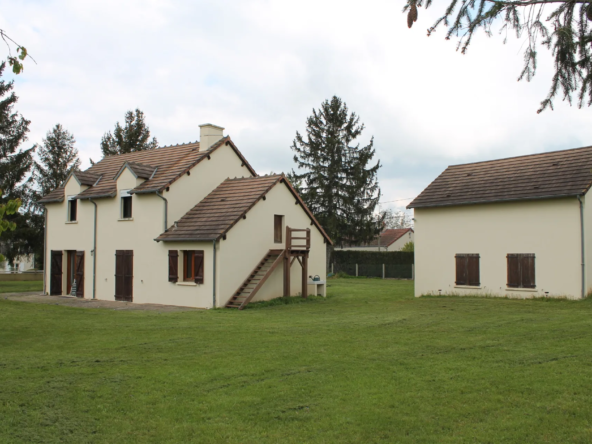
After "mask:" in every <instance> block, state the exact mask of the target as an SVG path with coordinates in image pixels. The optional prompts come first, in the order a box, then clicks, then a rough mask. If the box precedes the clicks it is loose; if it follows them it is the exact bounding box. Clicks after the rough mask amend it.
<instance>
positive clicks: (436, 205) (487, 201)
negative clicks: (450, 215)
mask: <svg viewBox="0 0 592 444" xmlns="http://www.w3.org/2000/svg"><path fill="white" fill-rule="evenodd" d="M584 194H586V193H585V192H584V191H582V192H581V193H569V194H558V195H552V196H540V197H538V196H537V197H522V198H517V199H495V200H475V201H468V202H451V203H435V204H426V205H422V204H419V205H413V202H411V203H410V204H409V205H407V207H405V208H407V209H408V210H410V209H415V208H434V207H458V206H464V205H479V204H490V203H500V202H524V201H531V200H549V199H561V198H565V197H577V196H583V195H584Z"/></svg>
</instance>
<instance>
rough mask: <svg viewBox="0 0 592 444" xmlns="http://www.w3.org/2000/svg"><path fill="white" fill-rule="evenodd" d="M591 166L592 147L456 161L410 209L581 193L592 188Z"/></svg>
mask: <svg viewBox="0 0 592 444" xmlns="http://www.w3.org/2000/svg"><path fill="white" fill-rule="evenodd" d="M591 168H592V147H584V148H576V149H570V150H564V151H553V152H548V153H542V154H531V155H528V156H520V157H511V158H507V159H498V160H490V161H486V162H477V163H468V164H464V165H453V166H449V167H448V168H446V170H445V171H444V172H443V173H442V174H440V176H438V177H437V178H436V180H434V181H433V182H432V183H431V184H430V185H428V187H427V188H426V189H425V190H423V191H422V192H421V194H420V195H419V196H417V197H416V198H415V199H414V200H413V202H411V203H410V204H409V205H408V206H407V208H424V207H435V206H446V205H467V204H477V203H486V202H502V201H517V200H532V199H549V198H557V197H565V196H577V195H581V194H584V193H586V192H587V191H588V189H589V188H590V185H591V183H592V172H591Z"/></svg>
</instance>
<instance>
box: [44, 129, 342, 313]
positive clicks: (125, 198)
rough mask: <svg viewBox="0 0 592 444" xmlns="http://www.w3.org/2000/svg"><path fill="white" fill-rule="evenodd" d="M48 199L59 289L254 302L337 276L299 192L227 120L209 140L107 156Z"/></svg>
mask: <svg viewBox="0 0 592 444" xmlns="http://www.w3.org/2000/svg"><path fill="white" fill-rule="evenodd" d="M40 202H41V203H42V204H43V205H45V208H46V224H45V226H46V236H45V239H46V246H45V251H46V257H45V263H46V264H48V266H47V267H45V268H46V274H45V288H46V291H47V292H48V293H50V294H52V295H76V296H78V297H81V298H96V299H103V300H118V301H129V302H142V303H156V304H170V305H182V306H191V307H201V308H212V307H221V306H226V307H232V308H243V307H244V306H245V305H246V304H247V303H248V302H249V301H250V300H265V299H270V298H274V297H278V296H294V295H298V294H301V295H303V296H305V295H306V294H307V292H308V290H309V284H308V276H309V275H319V276H320V277H321V279H322V280H323V281H324V279H325V276H326V260H325V255H326V246H325V245H324V244H325V243H327V242H329V243H330V242H331V240H330V239H329V237H328V236H327V234H326V233H325V232H324V230H323V228H322V227H321V226H320V225H319V223H318V222H317V220H316V219H315V217H314V216H313V215H312V213H311V212H310V210H309V209H308V208H307V206H306V205H305V204H304V202H303V201H302V199H301V198H300V196H299V195H298V193H297V192H296V190H295V189H294V188H293V187H292V185H291V184H290V182H289V181H288V180H287V179H286V178H285V177H284V176H283V175H272V176H258V175H257V173H256V172H255V170H254V169H253V168H252V167H251V165H249V163H248V162H247V160H246V159H245V158H244V156H243V155H242V154H241V152H240V151H239V150H238V148H237V147H236V145H235V144H234V143H233V141H232V140H231V139H230V137H224V136H223V128H221V127H218V126H215V125H210V124H206V125H201V126H200V142H199V143H198V142H193V143H186V144H181V145H175V146H172V145H171V146H167V147H162V148H158V149H154V150H149V151H140V152H133V153H129V154H123V155H119V156H108V157H105V158H104V159H103V160H101V161H100V162H97V163H96V164H94V165H93V166H92V167H91V168H89V169H88V170H86V171H84V172H82V171H76V172H74V173H73V174H71V175H70V177H68V179H67V180H66V181H65V183H64V184H63V185H62V186H61V187H59V188H57V189H56V190H53V191H52V192H51V193H49V194H48V195H46V196H44V197H43V199H41V200H40ZM310 288H311V289H312V291H315V289H318V284H311V285H310ZM323 292H324V289H323Z"/></svg>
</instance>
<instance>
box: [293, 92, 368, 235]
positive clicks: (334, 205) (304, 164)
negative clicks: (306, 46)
mask: <svg viewBox="0 0 592 444" xmlns="http://www.w3.org/2000/svg"><path fill="white" fill-rule="evenodd" d="M363 130H364V125H363V124H361V123H360V119H359V117H358V116H357V115H356V114H355V113H351V114H350V113H349V111H348V108H347V105H346V104H345V103H344V102H342V100H341V99H340V98H339V97H336V96H334V97H333V98H332V99H331V101H329V100H326V101H325V102H323V103H322V104H321V107H320V109H319V110H318V111H317V110H315V109H313V111H312V116H310V117H308V119H307V121H306V136H305V137H303V136H302V135H301V134H300V133H298V132H297V133H296V138H295V139H294V142H293V144H292V150H293V151H294V153H295V154H294V162H295V163H296V166H297V168H298V170H303V171H302V172H301V173H296V172H295V171H294V170H292V172H291V174H290V176H289V178H291V180H292V182H293V183H294V184H295V185H296V186H297V188H298V190H299V192H300V194H301V196H302V199H303V200H304V202H305V203H306V204H307V205H308V207H309V208H310V209H311V211H312V212H313V213H314V215H315V217H316V218H317V219H318V221H319V223H320V224H321V225H322V226H323V228H324V229H325V230H326V231H327V233H328V235H329V236H330V237H331V238H332V239H333V241H334V243H335V244H336V245H343V244H344V242H347V243H361V242H367V241H370V240H371V239H373V238H374V237H375V236H376V235H377V234H378V231H379V226H378V225H377V224H376V222H375V220H374V217H373V214H374V209H375V208H376V205H377V203H378V201H379V199H380V188H379V187H378V181H377V178H376V174H377V171H378V169H379V168H380V161H378V162H376V164H375V165H373V166H370V165H369V163H370V161H371V160H372V158H373V157H374V154H375V150H374V148H373V145H374V138H372V140H371V141H370V143H369V144H368V145H366V146H364V147H360V145H359V144H356V145H353V143H354V142H355V140H356V139H357V138H358V137H360V136H361V134H362V131H363Z"/></svg>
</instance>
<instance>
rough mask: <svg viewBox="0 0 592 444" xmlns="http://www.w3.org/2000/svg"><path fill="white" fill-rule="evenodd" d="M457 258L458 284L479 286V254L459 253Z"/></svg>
mask: <svg viewBox="0 0 592 444" xmlns="http://www.w3.org/2000/svg"><path fill="white" fill-rule="evenodd" d="M455 258H456V282H455V284H456V285H470V286H471V287H478V286H479V285H480V284H481V282H480V279H479V255H478V254H457V255H456V256H455Z"/></svg>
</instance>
